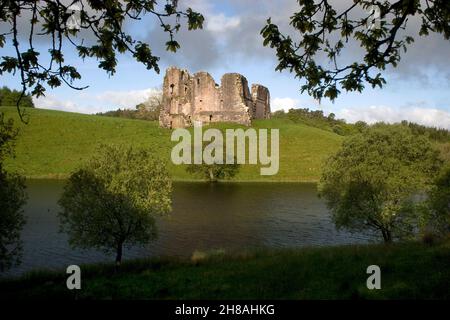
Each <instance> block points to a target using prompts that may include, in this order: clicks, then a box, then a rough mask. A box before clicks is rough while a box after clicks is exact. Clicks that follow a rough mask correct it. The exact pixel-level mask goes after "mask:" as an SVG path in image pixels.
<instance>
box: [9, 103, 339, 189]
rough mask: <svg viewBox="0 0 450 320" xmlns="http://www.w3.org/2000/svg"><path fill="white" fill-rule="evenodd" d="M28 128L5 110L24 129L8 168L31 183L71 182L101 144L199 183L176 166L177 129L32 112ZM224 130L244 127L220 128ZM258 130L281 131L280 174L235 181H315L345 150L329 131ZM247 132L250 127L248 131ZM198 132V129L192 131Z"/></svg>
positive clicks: (287, 125) (298, 127)
mask: <svg viewBox="0 0 450 320" xmlns="http://www.w3.org/2000/svg"><path fill="white" fill-rule="evenodd" d="M26 111H27V114H28V118H29V123H28V124H23V123H21V122H20V121H19V119H18V115H17V110H16V109H15V108H14V107H0V112H4V113H5V114H6V116H7V117H11V118H13V119H15V123H16V124H17V125H18V126H19V127H20V135H19V138H18V141H17V148H16V158H15V159H11V160H8V161H7V163H6V166H7V169H8V170H11V171H16V172H19V173H21V174H23V175H25V176H27V177H28V178H66V177H67V176H68V175H69V174H70V172H72V171H73V170H74V169H75V168H76V167H77V166H79V165H80V164H81V163H82V162H83V161H85V160H87V159H88V158H89V157H90V156H91V155H92V153H93V152H94V150H95V148H96V146H98V145H99V144H101V143H123V144H127V145H133V146H136V147H147V148H150V149H151V150H153V151H154V153H155V154H156V155H158V156H160V157H161V158H163V159H165V160H166V161H167V162H168V166H169V170H170V173H171V174H172V176H173V178H174V179H175V180H196V179H197V180H198V179H199V177H195V176H192V175H189V174H188V173H186V171H185V167H184V166H175V165H173V164H172V163H171V161H170V152H171V148H172V146H173V145H174V143H172V142H171V141H170V135H171V130H168V129H163V128H159V126H158V123H157V122H156V121H142V120H131V119H123V118H112V117H102V116H95V115H85V114H77V113H70V112H61V111H54V110H43V109H27V110H26ZM215 127H217V128H220V129H225V128H238V127H239V126H238V125H233V124H217V125H215ZM253 127H254V128H256V129H261V128H276V129H280V170H279V173H278V174H277V175H274V176H261V175H260V172H259V169H260V167H259V166H258V165H245V166H242V168H241V170H240V172H239V174H238V175H237V176H236V177H235V178H234V179H233V180H235V181H292V182H294V181H298V182H315V181H317V180H318V179H319V177H320V172H321V165H322V163H323V160H324V159H326V158H327V157H328V156H329V155H330V154H331V153H333V152H335V151H336V150H337V148H338V147H339V146H340V143H341V141H342V137H340V136H338V135H336V134H334V133H332V132H328V131H325V130H321V129H317V128H313V127H309V126H306V125H302V124H295V123H293V122H291V121H290V120H275V119H273V120H259V121H254V124H253ZM243 128H245V127H243ZM191 131H192V130H191Z"/></svg>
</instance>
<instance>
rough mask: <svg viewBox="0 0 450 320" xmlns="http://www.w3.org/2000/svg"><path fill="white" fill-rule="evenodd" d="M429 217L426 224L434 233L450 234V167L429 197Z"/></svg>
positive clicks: (444, 171)
mask: <svg viewBox="0 0 450 320" xmlns="http://www.w3.org/2000/svg"><path fill="white" fill-rule="evenodd" d="M429 209H430V210H429V212H428V213H429V216H427V219H426V223H427V226H428V227H431V229H432V230H433V231H434V232H437V233H438V234H442V235H448V234H449V233H450V166H448V165H447V166H446V168H445V169H444V170H443V171H442V173H441V174H440V175H439V177H438V178H437V179H436V181H435V184H434V186H433V188H432V189H431V191H430V197H429Z"/></svg>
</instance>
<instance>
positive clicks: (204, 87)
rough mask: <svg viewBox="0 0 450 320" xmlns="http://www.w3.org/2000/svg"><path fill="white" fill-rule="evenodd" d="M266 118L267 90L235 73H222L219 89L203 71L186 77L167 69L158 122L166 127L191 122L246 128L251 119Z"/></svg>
mask: <svg viewBox="0 0 450 320" xmlns="http://www.w3.org/2000/svg"><path fill="white" fill-rule="evenodd" d="M269 117H270V93H269V90H268V89H267V88H266V87H264V86H262V85H259V84H253V85H252V89H251V93H250V90H249V88H248V83H247V79H246V78H245V77H244V76H242V75H240V74H238V73H226V74H224V75H223V76H222V79H221V85H220V86H219V85H218V84H217V83H216V82H215V81H214V79H213V78H212V76H211V75H210V74H209V73H207V72H197V73H195V74H194V75H191V74H189V72H188V71H187V70H185V69H179V68H176V67H170V68H168V69H167V70H166V75H165V77H164V84H163V100H162V108H161V113H160V116H159V123H160V125H161V126H163V127H167V128H183V127H188V126H191V125H192V124H193V122H194V121H201V122H203V123H211V122H235V123H240V124H243V125H247V126H248V125H250V124H251V120H252V119H266V118H269Z"/></svg>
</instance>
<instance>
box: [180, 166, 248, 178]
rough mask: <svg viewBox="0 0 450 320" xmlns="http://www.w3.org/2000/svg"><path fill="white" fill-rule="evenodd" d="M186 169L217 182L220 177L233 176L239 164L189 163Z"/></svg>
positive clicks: (237, 170)
mask: <svg viewBox="0 0 450 320" xmlns="http://www.w3.org/2000/svg"><path fill="white" fill-rule="evenodd" d="M186 171H187V172H189V173H192V174H198V175H200V176H202V177H203V178H204V179H206V180H208V181H210V182H217V181H218V180H222V179H229V178H232V177H234V176H235V175H236V174H237V173H238V172H239V164H237V163H236V162H234V163H233V164H226V163H223V164H218V163H215V164H206V163H202V164H190V165H188V166H187V168H186Z"/></svg>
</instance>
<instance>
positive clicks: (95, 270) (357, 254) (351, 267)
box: [0, 242, 450, 300]
mask: <svg viewBox="0 0 450 320" xmlns="http://www.w3.org/2000/svg"><path fill="white" fill-rule="evenodd" d="M373 264H375V265H378V266H379V267H380V269H381V290H368V289H367V287H366V279H367V277H369V275H368V274H367V273H366V269H367V267H368V266H370V265H373ZM82 270H83V271H82V274H83V278H82V279H83V280H82V290H74V291H77V292H74V291H70V290H67V289H66V286H65V283H66V279H67V278H66V277H67V274H66V272H65V270H60V271H59V272H57V271H40V272H35V273H32V274H28V275H26V276H24V277H22V278H20V279H15V280H4V281H1V282H0V300H2V299H23V298H25V299H43V298H45V299H55V298H56V299H74V298H76V299H449V298H450V291H449V290H448V284H449V282H450V272H449V270H450V250H449V243H448V242H444V243H441V244H435V245H432V246H428V245H424V244H420V243H404V244H392V245H383V244H381V245H361V246H341V247H322V248H303V249H291V250H287V249H286V250H261V251H257V252H240V253H234V254H223V253H218V252H213V253H210V254H207V253H203V254H202V255H200V254H197V255H196V256H193V257H192V259H190V260H187V259H181V258H180V259H176V258H154V259H143V260H136V261H128V262H124V263H123V265H122V266H121V270H120V272H118V273H116V272H114V265H113V264H112V263H111V264H98V265H90V266H89V265H88V266H82Z"/></svg>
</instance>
